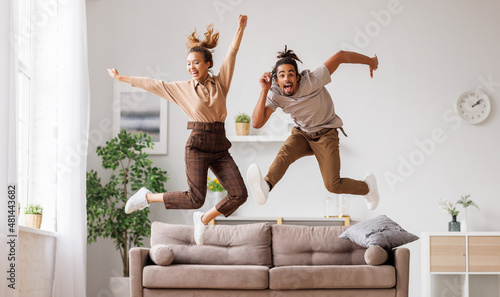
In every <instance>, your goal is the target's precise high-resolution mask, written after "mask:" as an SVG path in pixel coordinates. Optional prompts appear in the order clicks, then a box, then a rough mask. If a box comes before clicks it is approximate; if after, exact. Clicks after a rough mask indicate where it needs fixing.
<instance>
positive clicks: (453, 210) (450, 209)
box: [438, 198, 460, 231]
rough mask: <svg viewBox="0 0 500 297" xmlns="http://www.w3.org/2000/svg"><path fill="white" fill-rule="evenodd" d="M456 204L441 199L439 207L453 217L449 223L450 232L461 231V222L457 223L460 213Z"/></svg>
mask: <svg viewBox="0 0 500 297" xmlns="http://www.w3.org/2000/svg"><path fill="white" fill-rule="evenodd" d="M456 205H457V204H456V203H455V204H452V203H451V202H448V200H442V199H441V198H440V199H439V202H438V206H439V208H441V209H442V210H443V211H445V212H447V213H448V214H450V215H451V222H449V223H448V231H460V222H457V215H458V213H459V212H460V211H458V210H457V207H456Z"/></svg>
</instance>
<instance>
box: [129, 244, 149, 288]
mask: <svg viewBox="0 0 500 297" xmlns="http://www.w3.org/2000/svg"><path fill="white" fill-rule="evenodd" d="M148 258H149V248H139V247H134V248H131V249H130V251H129V269H130V271H129V275H130V296H131V297H143V296H142V292H143V290H142V288H143V286H142V271H143V270H144V266H146V265H147V263H148Z"/></svg>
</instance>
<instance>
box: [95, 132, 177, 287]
mask: <svg viewBox="0 0 500 297" xmlns="http://www.w3.org/2000/svg"><path fill="white" fill-rule="evenodd" d="M152 147H153V143H152V141H151V137H150V136H147V135H146V134H145V133H142V132H141V133H140V134H139V135H137V134H134V135H131V134H130V133H127V132H126V131H125V130H122V131H121V132H120V133H119V134H118V135H117V136H116V137H115V138H113V139H111V140H110V141H108V142H106V146H104V147H101V146H99V147H97V149H96V152H97V155H98V156H100V157H101V158H102V167H103V168H104V169H111V170H112V171H113V172H112V173H111V176H110V177H109V180H108V182H107V183H106V184H104V185H103V184H102V183H101V178H100V177H99V176H98V174H97V172H96V171H94V170H91V171H90V172H87V227H88V236H87V241H88V243H89V244H91V243H92V242H95V241H96V240H97V238H98V237H102V238H111V239H112V240H113V242H114V243H115V247H116V249H117V250H118V251H119V252H120V256H121V260H122V264H123V277H126V278H128V276H129V260H128V251H129V249H130V248H131V247H133V246H137V247H140V246H143V243H142V240H143V239H144V238H146V237H149V235H150V234H151V227H150V225H151V222H150V220H149V218H148V215H149V209H148V208H146V209H143V210H141V211H136V212H134V213H131V214H128V215H127V214H125V204H126V202H127V199H128V198H129V197H130V196H131V195H132V194H133V193H134V192H135V191H137V190H138V189H140V188H141V187H146V188H148V189H149V190H151V191H153V192H156V193H161V192H165V187H164V185H165V183H166V182H167V180H168V177H167V172H166V171H163V170H161V169H160V168H158V167H153V166H152V161H151V160H150V159H148V154H146V153H144V152H143V150H144V149H146V148H152ZM127 280H128V279H127Z"/></svg>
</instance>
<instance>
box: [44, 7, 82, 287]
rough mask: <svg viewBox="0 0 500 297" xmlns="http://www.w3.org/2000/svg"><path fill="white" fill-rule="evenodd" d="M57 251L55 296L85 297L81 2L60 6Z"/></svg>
mask: <svg viewBox="0 0 500 297" xmlns="http://www.w3.org/2000/svg"><path fill="white" fill-rule="evenodd" d="M58 27H59V36H58V40H59V47H58V51H59V52H58V56H59V61H58V109H59V110H58V132H57V136H58V162H57V163H58V164H57V166H58V170H57V210H56V211H57V252H56V264H55V274H54V288H53V294H52V295H53V296H54V297H68V296H72V297H85V296H86V262H87V259H86V253H87V251H86V246H87V240H86V234H87V233H86V230H87V212H86V198H85V197H86V196H85V192H86V165H87V145H88V130H89V104H90V103H89V101H90V100H89V82H88V65H87V26H86V11H85V0H71V1H61V2H60V4H59V26H58Z"/></svg>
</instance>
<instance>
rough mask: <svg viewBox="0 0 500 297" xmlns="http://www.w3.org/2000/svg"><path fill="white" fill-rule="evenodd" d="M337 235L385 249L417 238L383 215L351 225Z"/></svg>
mask: <svg viewBox="0 0 500 297" xmlns="http://www.w3.org/2000/svg"><path fill="white" fill-rule="evenodd" d="M339 237H340V238H346V239H350V240H351V241H353V242H354V243H356V244H358V245H360V246H363V247H366V248H368V247H370V246H372V245H378V246H381V247H382V248H384V249H387V250H389V249H392V248H395V247H398V246H400V245H403V244H407V243H409V242H412V241H415V240H417V239H418V236H416V235H413V234H411V233H409V232H407V231H406V230H404V229H403V228H401V226H399V225H398V224H397V223H396V222H394V221H393V220H391V219H389V218H388V217H387V216H385V215H381V216H378V217H375V218H373V219H370V220H366V221H363V222H361V223H359V224H356V225H353V226H352V227H350V228H349V229H347V230H346V231H344V232H343V233H342V234H340V236H339Z"/></svg>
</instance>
